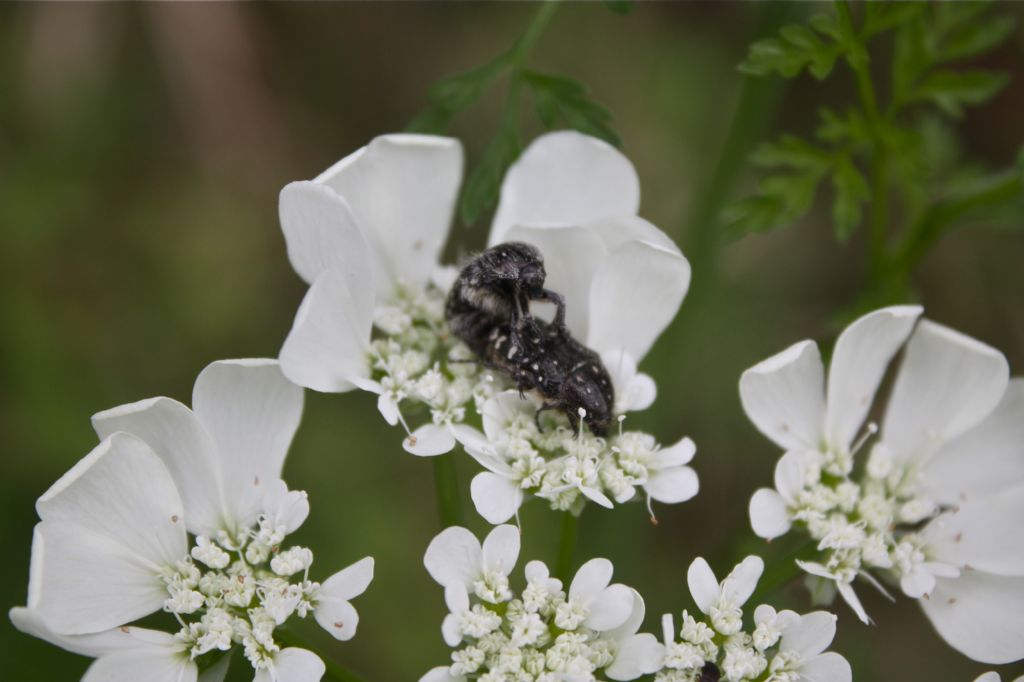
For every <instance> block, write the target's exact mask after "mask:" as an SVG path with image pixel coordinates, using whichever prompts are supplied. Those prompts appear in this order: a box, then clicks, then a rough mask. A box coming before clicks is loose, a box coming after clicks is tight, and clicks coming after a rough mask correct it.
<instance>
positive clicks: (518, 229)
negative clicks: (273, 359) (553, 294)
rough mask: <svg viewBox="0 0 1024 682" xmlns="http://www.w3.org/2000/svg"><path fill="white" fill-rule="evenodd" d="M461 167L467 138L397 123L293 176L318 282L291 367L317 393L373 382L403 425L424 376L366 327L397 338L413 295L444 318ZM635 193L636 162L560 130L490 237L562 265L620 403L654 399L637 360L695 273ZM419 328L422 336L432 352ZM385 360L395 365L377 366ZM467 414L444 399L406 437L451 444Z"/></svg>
mask: <svg viewBox="0 0 1024 682" xmlns="http://www.w3.org/2000/svg"><path fill="white" fill-rule="evenodd" d="M461 174H462V150H461V146H460V145H459V143H458V142H457V141H456V140H452V139H448V138H443V137H432V136H424V135H386V136H382V137H378V138H376V139H374V140H373V141H372V142H371V143H370V144H369V145H367V146H366V147H364V148H363V149H360V150H359V151H357V152H356V153H354V154H352V155H350V156H348V157H346V158H344V159H342V160H341V161H339V162H338V163H336V164H335V165H334V166H332V167H331V168H329V169H328V170H326V171H325V172H324V173H322V174H321V175H320V176H318V177H317V178H316V179H315V180H312V181H303V182H293V183H291V184H289V185H288V186H286V187H285V188H284V189H283V190H282V192H281V199H280V217H281V226H282V229H283V231H284V235H285V240H286V242H287V245H288V255H289V259H290V260H291V263H292V266H293V267H294V268H295V270H296V272H297V273H298V274H299V275H300V276H301V277H302V278H303V279H304V280H306V282H308V283H309V284H310V289H309V291H308V293H307V294H306V296H305V298H304V300H303V302H302V305H301V306H300V307H299V310H298V312H297V314H296V317H295V322H294V324H293V326H292V329H291V332H290V333H289V335H288V338H287V339H286V340H285V343H284V346H283V347H282V349H281V364H282V368H283V371H284V372H285V374H286V375H287V376H288V377H289V378H290V379H292V380H293V381H295V382H296V383H297V384H299V385H302V386H306V387H308V388H313V389H316V390H319V391H332V392H338V391H347V390H351V389H352V388H355V387H358V388H361V389H364V390H368V391H371V392H373V393H376V394H378V396H379V399H378V407H379V409H380V411H381V413H382V414H383V415H384V417H385V419H386V420H387V421H388V422H389V423H390V424H392V425H393V424H396V423H398V422H399V421H400V420H401V412H400V406H399V404H400V403H401V401H402V400H404V399H405V398H407V397H409V396H410V394H416V395H417V396H420V395H422V390H421V388H422V386H420V384H419V381H418V377H415V376H413V373H411V372H408V371H406V370H405V369H404V368H403V365H404V364H405V363H402V362H398V363H396V362H394V361H393V360H394V358H388V357H384V354H382V353H381V352H380V350H381V349H380V347H379V346H378V345H376V342H371V332H372V329H373V327H374V324H375V321H376V325H377V327H378V328H379V329H381V331H383V332H384V333H386V334H389V335H392V337H396V338H402V337H403V335H408V334H410V333H411V332H412V331H413V330H415V329H416V325H415V319H414V318H415V317H416V316H415V315H410V314H409V310H408V308H409V306H412V308H416V310H417V311H418V312H419V313H422V315H419V317H421V318H422V319H423V320H424V321H426V322H427V323H428V324H427V328H429V327H430V326H432V325H440V324H443V295H444V293H446V290H447V288H448V287H449V286H450V285H451V279H452V277H451V272H450V271H448V270H445V269H443V268H441V267H440V266H439V265H438V257H439V255H440V253H441V249H442V247H443V245H444V242H445V240H446V237H447V232H448V228H449V223H450V222H451V217H452V213H453V209H454V205H455V200H456V196H457V192H458V185H459V181H460V179H461ZM638 204H639V187H638V183H637V178H636V173H635V171H634V170H633V167H632V165H631V164H630V163H629V161H628V160H627V159H626V158H625V157H624V156H623V155H622V154H621V153H620V152H619V151H617V150H616V149H614V148H613V147H611V146H610V145H607V144H606V143H604V142H601V141H600V140H597V139H594V138H590V137H587V136H585V135H581V134H579V133H575V132H558V133H550V134H548V135H543V136H541V137H540V138H538V139H537V140H536V141H535V142H534V143H533V144H531V145H530V147H529V148H528V149H527V150H526V151H525V152H524V153H523V155H522V157H521V158H520V159H519V161H517V162H516V163H515V164H513V166H512V168H511V169H510V170H509V173H508V175H507V176H506V180H505V182H504V184H503V187H502V193H501V200H500V203H499V206H498V210H497V214H496V216H495V221H494V225H493V227H492V230H491V239H490V243H491V244H495V243H498V242H500V241H506V240H512V239H518V240H523V241H528V242H532V243H534V244H535V245H536V246H537V247H538V248H540V250H541V252H542V253H543V254H544V255H545V256H546V257H547V258H548V260H549V262H551V263H557V264H558V267H555V268H549V275H550V282H549V284H548V286H549V287H550V288H552V289H554V290H555V291H558V292H559V293H562V294H564V295H565V297H566V299H567V301H568V312H569V318H568V323H569V327H570V329H571V330H572V331H573V333H574V334H575V336H576V337H577V338H578V339H579V340H581V341H582V342H584V343H585V344H587V345H588V346H590V347H591V348H593V349H595V350H597V351H598V352H599V353H601V354H602V355H603V356H604V358H605V360H606V362H607V363H608V365H609V370H610V372H611V374H612V377H613V379H614V383H615V389H616V394H617V396H618V399H617V401H616V402H617V404H616V409H618V410H622V411H625V410H635V409H643V408H645V407H647V406H649V405H650V403H651V402H652V401H653V399H654V394H655V388H654V383H653V381H651V379H650V377H648V376H646V375H643V374H638V373H637V371H636V363H637V362H639V360H640V359H641V358H642V357H643V355H644V354H645V353H646V352H647V350H648V349H649V348H650V346H651V344H652V343H653V342H654V339H655V338H656V337H657V336H658V335H659V334H660V333H661V331H662V330H663V329H664V328H665V326H667V325H668V323H669V322H670V321H671V320H672V318H673V317H674V316H675V313H676V311H677V309H678V308H679V305H680V304H681V303H682V299H683V297H684V296H685V294H686V290H687V288H688V286H689V280H690V267H689V264H688V263H687V261H686V259H685V258H684V257H683V256H682V254H681V253H680V252H679V249H678V248H677V247H676V246H675V245H674V244H673V243H672V241H671V240H670V239H669V238H668V237H667V236H665V234H664V233H662V232H661V231H660V230H658V229H657V228H656V227H654V226H653V225H650V224H649V223H646V222H645V221H643V220H642V219H640V218H638V217H637V216H636V212H637V208H638ZM574 242H575V243H574ZM429 287H433V290H434V291H435V292H437V291H438V290H439V292H440V295H437V294H436V293H434V294H430V293H429V292H428V291H427V290H428V288H429ZM425 292H426V293H428V294H429V295H427V296H426V298H425V299H424V293H425ZM435 318H436V319H435ZM436 337H437V335H436V333H435V334H434V335H433V338H434V342H432V343H433V344H434V345H436ZM427 340H429V334H428V339H427ZM423 341H424V339H422V338H420V339H418V340H417V341H416V342H414V343H413V344H412V346H411V347H412V348H418V349H420V350H422V349H423V348H424V343H423ZM427 345H430V344H427ZM420 355H423V354H422V353H420ZM423 357H425V356H423ZM375 371H377V372H378V373H381V372H383V374H384V376H383V377H378V379H375V378H373V376H372V375H373V374H374V372H375ZM435 383H436V382H435ZM437 388H438V387H437V386H434V389H437ZM430 395H432V396H435V397H436V396H437V395H438V391H437V390H435V391H433V392H432V393H431V394H430ZM459 421H461V419H460V418H457V415H454V414H451V413H448V412H445V411H443V410H442V411H441V413H440V414H439V415H435V418H434V423H433V424H430V425H426V426H425V427H424V428H423V430H420V429H417V430H416V431H414V432H413V434H412V436H411V437H410V438H408V439H407V443H406V449H407V450H409V451H410V452H413V454H418V455H423V456H432V455H436V454H440V453H442V452H446V451H447V450H449V449H451V448H452V447H454V445H455V440H454V438H453V434H452V432H451V430H450V429H449V428H448V427H449V426H451V425H452V424H453V423H458V422H459Z"/></svg>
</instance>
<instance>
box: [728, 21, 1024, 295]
mask: <svg viewBox="0 0 1024 682" xmlns="http://www.w3.org/2000/svg"><path fill="white" fill-rule="evenodd" d="M854 10H856V12H857V13H858V15H859V16H858V17H856V18H855V17H854ZM989 10H990V3H983V2H971V3H932V4H929V3H881V2H875V3H859V4H857V5H856V7H854V6H852V5H850V4H847V3H837V4H836V5H835V12H834V13H832V14H818V15H815V16H813V17H812V18H810V19H809V21H808V22H807V24H806V25H791V26H786V27H784V28H782V29H781V30H780V31H779V33H778V35H777V36H775V37H771V38H768V39H765V40H760V41H758V42H756V43H754V44H753V45H752V46H751V47H750V51H749V53H748V56H747V59H746V60H745V61H744V62H743V63H742V64H740V66H739V69H740V71H741V72H743V73H746V74H749V75H754V76H763V75H767V74H778V75H781V76H783V77H785V78H795V77H797V76H798V75H800V74H802V73H804V72H805V71H806V72H807V73H809V74H810V75H811V76H812V77H814V78H817V79H818V80H822V79H824V78H827V77H829V76H831V75H832V74H833V73H834V68H833V67H834V65H835V64H836V62H837V61H839V60H843V61H845V62H846V64H847V65H848V66H849V68H850V71H851V72H852V75H853V76H854V79H855V82H856V85H857V90H858V95H859V98H858V102H857V104H855V105H853V106H850V107H849V108H848V109H846V110H845V111H842V112H841V113H837V112H835V111H832V110H829V109H822V110H821V111H820V112H819V124H818V126H817V128H816V129H815V130H814V132H813V134H812V136H811V137H810V138H808V139H804V138H801V137H797V136H794V135H789V134H784V135H782V136H781V137H780V138H779V139H778V140H777V141H775V142H771V143H768V144H765V145H763V146H762V147H761V148H760V149H759V150H758V151H757V153H756V154H754V156H753V158H752V159H751V161H752V163H753V164H754V165H755V166H757V167H759V168H762V169H765V170H766V171H767V173H768V174H767V175H765V176H764V177H762V178H761V180H760V181H759V182H758V184H757V190H756V193H755V194H754V195H753V196H751V197H747V198H745V199H741V200H739V201H737V202H735V203H734V204H733V205H732V206H730V207H729V208H728V209H727V210H726V212H725V214H724V219H725V220H726V223H727V225H728V227H729V228H730V229H731V230H732V231H733V232H734V233H736V234H744V233H748V232H761V231H765V230H771V229H777V228H783V227H787V226H789V225H792V224H793V223H794V222H796V221H797V220H799V219H800V218H801V217H802V216H804V215H805V214H806V213H807V212H808V211H809V210H810V209H811V208H812V207H813V205H814V201H815V198H816V196H817V195H818V194H819V193H821V192H822V191H823V189H822V188H823V186H824V185H826V184H828V185H829V186H830V188H831V192H830V193H829V195H830V200H831V212H830V213H831V216H832V224H833V232H834V233H835V235H836V238H837V239H838V240H839V241H840V242H845V241H846V240H847V239H849V238H850V236H851V235H853V234H854V233H855V232H856V231H857V230H858V229H860V228H861V227H862V226H865V225H868V226H870V228H871V229H870V232H869V242H870V244H869V252H870V255H871V268H870V273H869V274H870V276H871V277H872V278H875V279H885V278H887V277H888V278H891V277H893V276H895V277H897V278H901V277H902V278H904V279H905V278H906V277H907V275H908V273H909V270H910V268H911V267H912V265H913V264H914V263H916V261H917V260H918V259H919V258H920V257H921V256H922V254H923V252H924V248H925V247H927V246H928V245H930V244H931V243H932V242H933V241H934V239H935V238H936V237H937V236H938V235H939V234H940V233H943V232H945V231H947V230H949V229H952V228H953V227H955V226H956V225H960V224H964V223H965V222H968V221H973V220H976V219H977V218H978V217H979V216H982V215H985V216H989V217H991V216H997V215H1004V216H1005V215H1006V211H1005V210H1004V209H1005V208H1006V207H1007V206H1011V207H1019V206H1020V205H1022V204H1024V186H1022V184H1021V182H1020V172H1019V170H1014V171H1005V172H1000V173H984V172H978V171H976V170H975V171H973V172H971V173H967V172H966V169H967V168H968V166H966V165H965V164H964V163H963V162H962V160H960V158H959V150H958V145H957V144H956V137H955V135H954V134H953V132H952V129H951V126H950V125H949V123H948V122H946V121H948V120H949V119H956V118H959V117H961V116H962V115H963V114H964V110H965V108H967V107H970V106H977V105H980V104H983V103H985V102H987V101H989V100H990V99H992V98H993V97H994V96H996V95H997V94H998V93H999V92H1000V91H1001V90H1002V89H1003V88H1004V87H1006V85H1007V83H1008V82H1009V78H1008V76H1007V74H1004V73H1000V72H996V71H991V70H986V69H979V68H963V67H960V66H958V65H956V64H955V62H958V61H960V60H963V59H967V58H973V57H977V56H979V55H982V54H984V53H985V52H988V51H990V50H992V49H994V48H995V47H997V46H999V45H1000V44H1002V43H1003V42H1004V41H1005V40H1006V39H1007V38H1008V37H1009V36H1010V35H1012V33H1013V30H1014V21H1013V19H1012V18H1011V17H1007V16H1001V15H992V14H989ZM858 20H859V21H858ZM885 41H888V42H889V43H890V44H891V50H892V58H891V60H890V61H889V63H890V64H891V73H890V74H889V78H888V83H889V84H890V86H891V91H890V92H889V94H888V97H887V98H885V100H881V99H880V98H879V96H878V94H877V89H876V86H875V78H876V77H877V75H878V74H876V73H874V72H873V71H872V69H871V56H872V54H875V53H876V51H877V50H885V49H887V48H886V47H885V46H884V45H883V44H882V43H884V42H885ZM880 63H881V62H880ZM943 119H945V121H944V120H943ZM826 179H827V180H829V182H828V183H825V182H824V181H825V180H826ZM867 206H870V207H871V211H870V212H868V211H866V210H865V209H866V207H867ZM1019 215H1020V214H1019V213H1018V214H1017V217H1018V220H1017V221H1016V222H1018V223H1019V222H1020V221H1019ZM891 223H896V224H900V225H901V229H899V230H897V231H896V233H897V234H898V235H899V237H900V239H899V242H900V243H893V242H894V239H893V235H890V233H889V232H890V229H889V228H890V224H891ZM886 286H887V287H889V288H890V289H891V290H893V291H897V290H898V291H901V292H902V291H905V287H904V286H902V285H900V284H899V283H897V284H896V285H893V283H892V282H889V283H887V284H886Z"/></svg>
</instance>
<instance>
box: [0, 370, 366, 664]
mask: <svg viewBox="0 0 1024 682" xmlns="http://www.w3.org/2000/svg"><path fill="white" fill-rule="evenodd" d="M301 411H302V390H301V389H300V388H298V387H297V386H294V385H293V384H291V383H289V382H288V381H287V380H286V379H285V378H284V376H283V375H282V374H281V372H280V369H279V368H278V365H277V362H276V361H270V360H238V361H222V362H216V363H213V364H212V365H210V366H208V367H207V368H206V369H205V370H203V372H202V373H201V374H200V375H199V378H198V379H197V380H196V385H195V390H194V394H193V409H191V410H190V409H189V408H188V407H186V406H185V405H182V404H181V403H179V402H177V401H174V400H171V399H169V398H153V399H149V400H144V401H141V402H138V403H134V404H130V405H124V406H121V407H117V408H114V409H112V410H107V411H106V412H101V413H100V414H97V415H96V416H95V417H94V418H93V423H94V425H95V427H96V431H97V433H98V434H99V435H100V437H101V438H102V439H103V440H102V441H101V443H100V444H99V445H98V446H97V447H96V448H95V449H94V450H93V451H92V452H91V453H89V454H88V455H87V456H86V457H85V458H83V459H82V460H81V461H80V462H79V463H78V464H76V465H75V466H74V467H73V468H72V469H71V470H70V471H69V472H68V473H67V474H65V475H64V476H63V477H62V478H61V479H60V480H58V481H57V482H56V483H55V484H54V485H53V486H52V487H51V488H50V490H49V491H47V492H46V493H45V494H44V495H43V496H42V497H41V498H39V502H38V503H37V509H38V512H39V516H40V518H41V522H40V523H39V525H38V526H37V527H36V530H35V536H34V539H33V549H32V567H31V580H30V585H29V597H28V604H27V606H26V607H21V608H16V609H13V610H12V612H11V619H12V621H13V622H14V624H15V625H16V626H17V627H19V628H20V629H22V630H24V631H26V632H29V633H30V634H34V635H36V636H39V637H41V638H43V639H46V640H48V641H51V642H54V643H55V644H58V645H59V646H63V647H64V648H67V649H69V650H71V651H76V652H79V653H83V654H85V655H89V656H93V657H95V658H97V661H96V662H95V663H94V664H93V666H92V667H91V668H90V672H89V673H88V674H87V677H88V679H90V680H92V679H97V680H105V679H168V680H171V679H173V680H182V681H184V680H196V679H197V676H198V675H199V671H200V670H202V671H216V674H217V675H219V676H220V677H223V673H224V671H225V670H226V666H227V662H228V660H229V658H230V657H229V656H225V655H223V654H224V652H228V651H229V650H231V649H232V648H233V647H234V646H236V645H237V646H239V647H241V648H242V650H243V651H244V655H245V657H246V658H247V659H248V661H249V663H250V664H251V665H252V668H253V669H254V671H255V673H256V676H255V680H256V681H257V682H265V681H267V682H269V681H270V680H275V681H276V680H296V681H302V682H305V681H307V680H309V681H312V680H318V679H320V676H321V675H322V674H323V672H324V664H323V662H322V661H320V659H319V658H318V657H317V656H316V655H315V654H313V653H312V652H309V651H306V650H304V649H299V648H284V647H282V645H281V642H280V641H278V640H277V639H276V638H275V629H276V628H278V627H279V626H281V625H283V624H284V623H285V622H286V621H287V620H288V619H289V618H291V617H292V616H297V617H299V618H304V617H306V616H307V615H312V616H313V617H314V618H315V619H316V620H317V622H318V623H320V625H322V626H323V627H324V628H325V629H326V630H327V631H328V632H330V633H331V634H332V635H333V636H334V637H336V638H337V639H340V640H347V639H350V638H351V637H353V636H354V635H355V631H356V625H357V623H358V615H357V614H356V611H355V609H354V608H353V607H352V605H351V603H350V602H349V600H350V599H352V598H354V597H356V596H358V595H359V594H361V593H362V592H363V591H364V590H365V589H366V587H367V586H368V585H369V583H370V581H371V580H372V578H373V559H371V558H369V557H367V558H365V559H363V560H361V561H359V562H357V563H356V564H353V565H352V566H350V567H348V568H347V569H345V570H343V571H340V572H339V573H336V574H335V575H333V576H332V577H330V578H328V579H327V580H326V581H324V582H323V583H322V584H321V583H318V582H315V581H313V580H311V579H310V577H309V572H310V567H311V565H312V563H313V553H312V552H311V551H310V550H309V549H308V548H305V547H300V546H292V547H286V546H285V545H284V541H285V539H286V536H288V535H289V534H291V533H292V532H294V531H295V530H296V529H297V528H298V527H299V526H300V525H301V524H302V522H303V521H304V520H305V518H306V516H307V515H308V513H309V502H308V501H307V499H306V495H305V493H303V492H299V491H289V490H288V488H287V486H286V485H285V483H284V481H282V480H281V479H280V471H281V466H282V464H283V462H284V457H285V454H286V452H287V449H288V445H289V444H290V442H291V439H292V436H293V435H294V433H295V429H296V427H297V426H298V422H299V416H300V414H301ZM190 535H191V536H192V540H191V541H190ZM158 610H163V611H165V612H167V613H169V614H171V615H173V616H174V618H175V619H176V620H177V623H178V628H177V631H176V632H175V633H174V634H171V633H168V632H163V631H158V630H148V629H143V628H138V627H131V626H129V625H128V624H129V623H132V622H134V621H136V620H138V619H139V618H142V617H144V616H147V615H149V614H151V613H153V612H155V611H158ZM204 679H207V678H206V677H205V676H204ZM210 679H217V678H216V677H214V678H210Z"/></svg>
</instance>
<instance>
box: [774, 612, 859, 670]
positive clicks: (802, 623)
mask: <svg viewBox="0 0 1024 682" xmlns="http://www.w3.org/2000/svg"><path fill="white" fill-rule="evenodd" d="M782 613H784V614H792V616H790V617H789V618H787V619H786V620H785V623H784V625H783V627H782V639H781V640H780V641H779V651H778V653H777V654H775V657H774V658H772V660H771V661H770V663H769V666H768V669H769V671H770V672H771V675H769V677H768V679H769V680H774V679H779V680H786V679H793V677H792V676H790V677H785V676H784V675H783V674H784V673H793V674H795V675H796V678H795V679H798V680H820V681H821V682H850V680H851V679H853V672H852V671H851V670H850V664H849V663H848V662H847V660H846V659H845V658H843V657H842V656H840V655H839V654H837V653H835V652H831V651H828V652H826V651H825V649H827V648H828V646H829V644H831V643H832V639H833V638H834V637H835V634H836V617H835V615H833V614H831V613H828V612H825V611H815V612H813V613H808V614H806V615H802V616H800V615H797V614H795V613H793V612H792V611H783V612H782ZM779 615H782V614H779Z"/></svg>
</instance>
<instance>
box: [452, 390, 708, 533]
mask: <svg viewBox="0 0 1024 682" xmlns="http://www.w3.org/2000/svg"><path fill="white" fill-rule="evenodd" d="M480 412H481V413H482V415H483V426H484V432H483V433H480V432H478V431H475V430H473V429H470V428H468V427H466V428H464V429H461V430H460V431H459V432H458V437H459V440H460V441H461V442H462V444H463V446H464V447H465V448H466V451H467V452H468V453H469V454H470V455H472V456H473V457H474V458H475V459H476V460H477V461H478V462H480V464H482V465H483V466H484V468H485V469H486V471H484V472H481V473H479V474H477V475H476V477H475V478H474V479H473V482H472V484H471V487H470V491H471V493H472V497H473V501H474V503H475V505H476V508H477V510H478V511H479V512H480V514H481V515H482V516H483V517H484V518H485V519H487V520H488V521H490V522H491V523H502V522H504V521H507V520H508V519H509V518H511V517H512V516H513V515H514V514H515V513H516V511H517V510H518V509H519V506H520V505H521V504H522V502H523V499H524V496H525V495H526V494H528V493H529V494H533V495H535V496H537V497H540V498H543V499H546V500H548V501H549V503H550V505H551V508H552V509H558V510H563V511H570V512H572V513H577V514H578V513H579V512H580V511H581V509H582V506H583V504H584V502H585V500H591V501H593V502H595V503H597V504H599V505H601V506H603V507H609V508H610V507H612V500H614V501H615V502H618V503H623V502H626V501H628V500H630V499H632V498H633V497H634V496H635V495H636V493H637V488H643V490H644V492H645V493H646V495H647V500H648V506H649V505H650V501H651V500H652V499H654V500H658V501H659V502H666V503H674V502H683V501H685V500H688V499H690V498H691V497H693V496H694V495H696V494H697V488H698V482H697V474H696V473H695V472H694V471H693V469H691V468H690V467H688V466H687V464H688V463H689V461H690V460H691V459H692V458H693V455H694V453H695V452H696V446H695V445H694V444H693V441H691V440H690V439H689V438H684V439H683V440H681V441H680V442H678V443H676V444H675V445H673V446H671V447H668V448H661V447H660V446H659V445H658V443H657V441H655V439H654V437H653V436H651V435H649V434H646V433H642V432H639V431H622V430H621V424H620V430H619V433H618V434H617V435H613V436H611V437H609V438H608V439H605V438H599V437H597V436H594V435H592V434H590V433H586V432H584V433H582V434H579V435H577V434H576V433H575V432H574V431H573V430H572V429H569V428H566V427H565V426H556V425H554V424H545V422H546V420H541V421H540V422H539V423H538V420H537V419H536V418H535V415H536V406H535V405H533V404H532V403H530V402H528V401H524V400H522V399H520V398H519V394H518V393H517V392H515V391H504V392H502V393H498V394H497V395H494V396H492V397H490V398H488V399H487V400H486V401H485V402H484V403H483V405H482V408H481V410H480ZM544 426H546V428H541V427H544Z"/></svg>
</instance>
